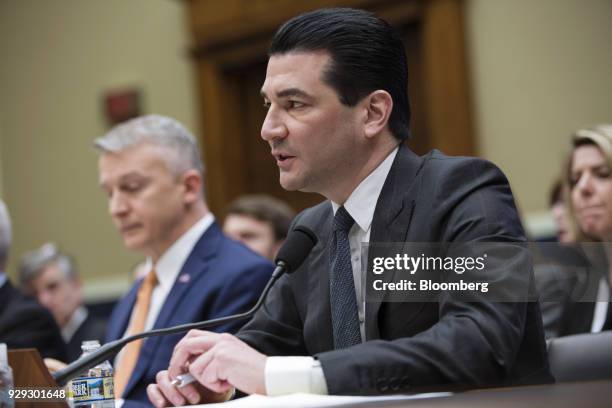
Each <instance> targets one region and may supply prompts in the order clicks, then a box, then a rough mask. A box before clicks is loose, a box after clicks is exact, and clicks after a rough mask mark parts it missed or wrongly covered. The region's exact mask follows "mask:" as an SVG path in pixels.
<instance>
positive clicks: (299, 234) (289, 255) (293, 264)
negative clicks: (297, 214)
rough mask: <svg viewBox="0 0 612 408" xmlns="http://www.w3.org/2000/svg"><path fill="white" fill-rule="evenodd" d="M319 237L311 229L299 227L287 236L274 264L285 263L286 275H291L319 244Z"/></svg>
mask: <svg viewBox="0 0 612 408" xmlns="http://www.w3.org/2000/svg"><path fill="white" fill-rule="evenodd" d="M317 241H318V239H317V236H316V235H315V233H314V232H312V231H311V230H310V229H309V228H306V227H305V226H303V225H298V226H297V227H295V228H294V229H293V230H292V231H290V232H289V234H288V235H287V239H285V243H284V244H283V246H282V247H281V248H280V249H279V250H278V254H277V255H276V258H275V259H274V263H276V264H277V265H278V263H279V262H283V263H284V264H285V265H286V268H285V273H291V272H293V271H295V270H296V269H297V268H299V267H300V265H301V264H302V262H304V259H306V257H307V256H308V254H309V253H310V251H311V250H312V248H313V247H314V246H315V245H316V244H317Z"/></svg>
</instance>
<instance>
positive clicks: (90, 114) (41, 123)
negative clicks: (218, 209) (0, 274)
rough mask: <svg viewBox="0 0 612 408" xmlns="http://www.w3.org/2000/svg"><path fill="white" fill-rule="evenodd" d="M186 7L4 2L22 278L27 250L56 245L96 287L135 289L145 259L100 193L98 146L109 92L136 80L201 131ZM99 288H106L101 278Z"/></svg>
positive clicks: (6, 144)
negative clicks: (132, 248)
mask: <svg viewBox="0 0 612 408" xmlns="http://www.w3.org/2000/svg"><path fill="white" fill-rule="evenodd" d="M184 7H185V3H184V2H182V1H169V0H129V1H125V0H104V1H98V0H53V1H40V0H3V1H2V2H0V55H1V58H2V63H0V90H1V92H0V117H2V136H3V138H2V153H3V156H2V166H3V169H4V170H5V171H4V172H3V174H2V178H3V180H2V185H3V191H4V194H5V197H6V201H7V204H8V206H9V208H10V210H11V214H12V218H13V223H14V230H15V234H14V235H15V237H14V238H15V240H14V246H13V250H12V255H13V256H12V262H11V265H12V267H11V268H10V269H9V270H10V271H13V272H14V266H15V260H16V258H17V256H18V255H20V254H21V253H22V252H23V251H24V250H27V249H31V248H34V247H37V246H39V245H41V244H42V243H44V242H45V241H47V240H52V241H55V242H57V243H59V244H60V245H61V246H62V247H63V248H64V249H66V250H67V251H69V252H71V253H73V254H74V255H75V256H76V257H77V260H78V261H79V264H80V267H81V270H82V273H83V275H85V277H86V279H87V280H88V281H92V280H95V279H96V278H97V279H100V278H115V279H107V280H106V281H109V282H112V285H111V286H113V285H115V284H116V283H119V284H121V283H122V284H123V285H122V286H123V287H125V286H126V285H127V282H128V280H127V273H128V268H129V267H130V266H131V265H132V264H133V263H135V262H136V261H137V260H138V259H139V257H138V256H136V255H132V254H129V253H128V252H127V251H126V250H125V249H124V248H123V247H122V245H121V241H120V240H119V236H118V234H117V233H116V232H115V230H114V228H113V226H112V224H111V221H110V218H109V217H108V215H107V210H106V204H105V198H104V196H103V194H102V193H101V192H100V191H99V188H98V186H97V167H96V166H97V165H96V154H95V152H94V151H93V149H92V140H93V139H94V138H95V137H97V136H100V135H101V134H103V133H104V132H105V131H106V130H107V127H106V125H105V123H104V120H103V116H102V113H101V104H100V99H101V96H102V94H103V92H104V91H105V90H108V89H110V88H113V87H117V86H123V85H135V86H138V87H140V89H141V90H142V92H143V95H144V111H145V112H156V113H162V114H165V115H169V116H172V117H175V118H177V119H178V120H180V121H181V122H183V123H185V124H186V125H187V126H188V127H190V128H191V129H193V128H194V124H195V112H194V111H195V108H194V92H193V88H194V87H193V76H192V72H191V64H190V63H189V59H188V56H187V51H188V38H189V35H188V32H187V29H186V24H185V21H184V20H185V18H184V17H185V16H184V13H185V11H184ZM13 276H14V275H13ZM113 287H115V286H113ZM89 289H90V293H93V294H94V295H95V294H100V293H102V292H104V291H105V290H106V288H105V287H104V286H103V285H102V283H100V282H97V281H96V285H95V286H93V287H92V286H91V285H90V286H89Z"/></svg>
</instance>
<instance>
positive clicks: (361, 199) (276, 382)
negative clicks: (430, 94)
mask: <svg viewBox="0 0 612 408" xmlns="http://www.w3.org/2000/svg"><path fill="white" fill-rule="evenodd" d="M397 151H398V148H395V149H394V150H393V151H392V152H391V153H390V154H389V155H388V156H387V158H386V159H385V160H384V161H383V162H382V163H381V164H379V165H378V167H377V168H376V169H375V170H374V171H372V173H370V174H369V175H368V176H367V177H366V178H365V179H364V180H363V181H362V182H361V183H360V184H359V185H358V186H357V188H355V190H353V192H352V193H351V195H350V196H349V198H348V199H347V200H346V202H345V203H344V208H345V209H346V211H347V212H348V213H349V214H350V216H351V217H353V219H354V220H355V224H354V225H353V226H352V227H351V229H350V231H349V237H348V238H349V245H350V247H351V266H352V268H353V280H354V282H355V292H356V297H357V309H358V313H359V329H360V331H361V340H362V341H365V272H366V271H365V270H362V268H361V245H362V244H367V243H368V242H370V230H371V226H372V219H373V218H374V210H375V209H376V203H377V202H378V196H380V192H381V191H382V188H383V185H384V184H385V180H386V179H387V175H388V174H389V171H390V170H391V165H392V164H393V160H394V159H395V155H396V154H397ZM331 204H332V209H333V211H334V215H335V214H336V211H337V210H338V208H340V206H341V204H338V203H334V202H333V201H332V203H331ZM265 381H266V393H267V394H268V395H282V394H290V393H296V392H304V393H311V394H327V393H328V392H327V383H326V382H325V375H324V374H323V369H322V368H321V363H320V362H319V361H318V360H315V359H314V358H313V357H268V358H267V359H266V368H265Z"/></svg>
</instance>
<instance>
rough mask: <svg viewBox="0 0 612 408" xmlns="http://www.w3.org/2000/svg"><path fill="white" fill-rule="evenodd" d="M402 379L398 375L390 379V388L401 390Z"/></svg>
mask: <svg viewBox="0 0 612 408" xmlns="http://www.w3.org/2000/svg"><path fill="white" fill-rule="evenodd" d="M400 382H401V380H400V379H399V378H397V377H393V378H391V379H390V380H389V388H391V391H399V389H400Z"/></svg>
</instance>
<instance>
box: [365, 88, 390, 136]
mask: <svg viewBox="0 0 612 408" xmlns="http://www.w3.org/2000/svg"><path fill="white" fill-rule="evenodd" d="M363 103H365V105H364V108H365V112H366V117H365V123H364V131H365V136H366V137H367V138H372V137H375V136H377V135H378V134H380V132H382V131H383V130H384V129H385V128H386V127H387V123H388V122H389V117H390V116H391V111H392V110H393V98H391V95H390V94H389V92H387V91H383V90H377V91H374V92H372V93H371V94H370V95H368V96H367V97H366V98H364V100H363Z"/></svg>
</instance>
